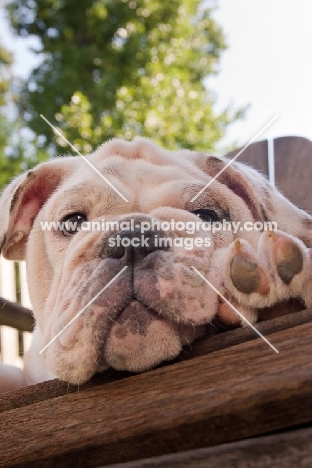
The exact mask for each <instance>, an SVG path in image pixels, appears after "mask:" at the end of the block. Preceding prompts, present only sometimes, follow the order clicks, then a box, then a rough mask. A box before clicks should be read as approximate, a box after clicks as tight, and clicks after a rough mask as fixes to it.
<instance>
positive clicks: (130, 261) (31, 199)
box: [0, 140, 264, 383]
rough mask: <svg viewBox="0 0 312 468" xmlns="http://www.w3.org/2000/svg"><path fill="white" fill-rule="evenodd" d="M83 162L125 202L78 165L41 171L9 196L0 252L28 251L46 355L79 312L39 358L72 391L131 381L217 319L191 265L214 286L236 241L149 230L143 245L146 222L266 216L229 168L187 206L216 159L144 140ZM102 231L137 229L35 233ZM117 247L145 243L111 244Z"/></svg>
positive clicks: (251, 236)
mask: <svg viewBox="0 0 312 468" xmlns="http://www.w3.org/2000/svg"><path fill="white" fill-rule="evenodd" d="M88 159H89V161H90V162H91V163H92V165H93V166H94V167H96V169H97V170H98V171H99V172H100V173H101V174H102V175H103V176H105V177H106V178H107V179H108V180H109V181H110V182H111V184H113V185H114V187H116V188H117V189H118V190H119V191H120V193H122V194H123V195H124V197H126V198H127V199H128V202H126V201H125V200H124V199H123V198H122V197H121V196H120V195H119V194H118V193H116V191H114V190H113V188H111V187H110V185H108V184H107V183H106V182H105V181H104V180H103V179H102V178H101V177H100V176H99V174H97V173H96V172H95V171H94V170H93V169H92V168H91V167H89V166H88V165H87V164H86V163H85V161H83V160H82V159H80V158H78V157H75V158H73V157H70V158H64V159H58V160H55V161H53V162H51V163H46V164H43V165H41V166H39V167H38V168H37V169H36V170H34V171H32V172H31V173H30V174H31V175H28V177H26V178H24V179H21V180H20V181H19V184H20V185H16V186H15V187H14V190H15V194H14V196H13V197H11V201H10V204H9V205H10V206H9V209H10V212H11V216H10V222H9V225H8V227H7V231H6V239H5V240H4V241H3V244H4V252H5V253H6V256H8V257H11V258H14V256H15V257H22V256H23V253H22V252H23V250H24V248H25V246H26V262H27V269H28V278H29V289H30V296H31V300H32V303H33V308H34V312H35V318H36V322H37V327H38V328H39V330H40V334H41V341H42V342H41V346H42V347H43V346H45V345H46V344H47V343H48V342H49V341H50V340H51V339H52V338H53V337H54V336H55V335H56V334H57V333H58V332H59V331H60V330H62V329H63V327H64V326H65V325H67V324H68V323H69V322H70V321H71V320H72V319H74V318H75V317H76V315H77V314H78V313H79V312H80V311H82V313H81V314H80V315H79V316H78V317H76V318H75V320H73V323H71V324H70V326H68V327H67V328H66V330H64V331H63V332H62V333H61V334H60V336H59V337H58V338H57V339H56V340H55V341H54V342H53V343H52V344H51V345H50V346H49V347H48V348H47V349H46V351H45V352H44V356H45V359H46V362H47V365H48V367H49V368H50V369H51V370H52V372H54V373H55V375H57V376H58V377H59V378H61V379H64V380H67V381H69V382H72V383H77V382H84V381H86V380H88V379H89V378H90V377H91V376H92V375H93V374H94V373H95V372H99V371H102V370H104V369H107V368H109V367H113V368H116V369H124V370H129V371H135V372H136V371H143V370H146V369H150V368H151V367H153V366H155V365H157V364H158V363H160V362H161V361H164V360H167V359H172V358H174V357H175V356H177V355H178V354H179V352H180V351H181V348H182V346H183V345H184V344H185V343H189V342H192V341H193V340H194V339H195V338H197V337H198V336H201V335H202V334H203V333H204V331H205V324H207V323H209V322H210V321H211V320H212V318H213V317H214V315H215V314H216V311H217V307H218V297H217V294H216V293H215V292H214V291H213V290H212V289H211V288H210V286H209V285H208V284H206V283H205V282H204V281H203V280H202V279H201V278H200V277H199V276H198V275H197V274H196V273H195V271H194V270H193V269H192V266H194V267H195V268H196V269H198V270H199V271H201V272H202V274H203V275H206V274H207V275H208V273H209V275H210V278H213V281H214V284H215V286H216V287H218V286H220V278H219V276H218V274H217V273H215V274H214V271H212V270H213V269H212V264H211V259H212V258H213V255H214V252H215V251H216V250H218V249H221V248H223V247H226V246H228V245H229V244H230V243H231V242H232V241H233V239H234V238H235V235H234V233H233V232H230V231H228V232H220V233H219V234H215V235H212V233H211V232H209V231H208V232H207V230H203V229H199V230H198V231H196V232H194V233H190V232H186V231H185V230H179V231H177V230H174V229H173V230H170V231H167V230H166V231H164V230H162V229H157V228H156V229H150V230H147V231H145V232H144V234H143V235H144V238H143V239H142V237H141V235H142V233H141V227H142V224H143V223H147V222H149V223H151V222H152V220H156V221H157V220H158V221H168V222H169V223H170V221H171V220H172V219H173V220H175V221H176V222H177V221H182V222H184V223H185V224H186V223H187V222H194V223H195V222H198V221H199V220H200V217H202V218H203V219H204V220H205V221H211V222H212V223H213V222H216V221H219V220H228V221H237V220H239V221H242V222H243V221H254V220H258V219H263V217H264V212H263V209H262V207H261V206H260V205H258V204H257V202H256V201H255V200H254V199H253V196H252V193H251V192H250V188H249V186H248V182H247V181H246V180H245V179H241V174H240V173H239V172H238V171H236V170H235V169H231V171H227V179H225V175H223V176H220V178H219V179H218V180H216V181H214V182H213V183H212V184H211V186H209V187H208V188H207V190H205V191H204V193H203V194H201V195H200V196H199V197H198V198H197V199H196V200H194V202H191V199H192V198H193V197H194V196H195V195H196V194H197V193H198V192H199V191H200V190H201V189H202V188H203V187H204V186H205V185H206V184H207V182H209V180H211V178H212V177H213V176H214V175H216V174H217V172H218V171H219V170H220V169H221V168H222V167H223V164H224V163H223V162H222V161H221V160H218V159H217V158H207V156H204V155H200V154H198V153H192V152H188V151H180V152H176V153H172V152H169V151H165V150H161V149H160V148H158V147H156V146H155V145H153V144H152V143H151V142H149V141H147V140H137V141H135V142H133V143H126V142H123V141H120V140H113V141H112V142H109V143H107V144H106V145H104V146H102V147H101V148H99V149H98V150H97V151H96V152H95V153H93V154H92V155H90V156H89V157H88ZM10 190H11V192H12V188H11V189H10ZM7 198H9V195H7ZM103 220H105V221H106V222H109V221H111V222H112V221H118V222H119V223H121V222H122V221H123V222H125V223H133V224H132V226H134V229H132V230H131V229H129V230H127V229H126V230H123V231H120V230H118V229H117V228H115V229H109V230H82V229H77V230H75V229H70V228H69V229H67V228H66V227H65V228H64V229H62V230H54V229H51V230H50V231H49V230H45V231H44V230H43V229H42V223H44V222H50V221H56V222H57V221H60V222H61V221H73V222H74V221H76V222H78V223H81V222H82V221H99V222H102V221H103ZM129 225H130V224H129ZM66 226H67V225H66ZM124 226H127V224H124ZM118 236H119V239H123V238H125V237H127V239H130V240H131V239H134V238H136V239H140V241H141V242H140V245H138V246H135V247H133V246H132V245H131V244H130V246H127V245H124V246H123V245H117V239H118ZM0 237H1V236H0ZM160 237H170V238H172V239H174V238H177V237H178V238H180V243H176V244H174V245H171V246H170V245H167V246H159V245H158V244H157V240H158V239H159V238H160ZM240 237H242V238H244V237H245V238H246V240H248V242H249V243H250V244H251V245H255V243H256V239H257V237H258V234H257V233H255V232H243V233H240ZM190 238H191V239H193V241H195V238H196V239H197V240H196V244H193V246H192V247H193V248H188V246H189V245H190V244H189V242H190ZM181 239H182V241H181ZM183 239H188V240H187V242H188V243H186V244H183ZM198 239H201V240H198ZM142 242H143V244H142ZM185 247H186V248H185ZM15 252H18V254H17V255H15ZM126 266H127V268H126V269H125V271H124V272H123V273H122V274H121V275H119V276H118V277H117V278H116V279H115V280H114V281H113V282H112V283H111V284H110V285H109V286H108V287H107V289H105V290H104V291H103V292H102V293H101V294H99V295H98V293H99V292H100V291H101V290H102V289H103V288H104V287H105V286H106V285H107V284H108V283H109V282H110V281H111V280H113V279H114V277H115V276H116V275H117V274H118V273H119V272H120V271H121V270H122V269H123V268H124V267H126ZM97 295H98V297H97V298H96V299H95V300H93V299H94V298H95V296H97ZM92 300H93V302H92ZM89 302H90V305H89V306H88V307H87V308H86V306H87V305H88V304H89ZM91 302H92V303H91ZM84 308H85V310H83V309H84Z"/></svg>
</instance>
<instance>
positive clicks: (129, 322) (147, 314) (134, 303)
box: [115, 295, 160, 335]
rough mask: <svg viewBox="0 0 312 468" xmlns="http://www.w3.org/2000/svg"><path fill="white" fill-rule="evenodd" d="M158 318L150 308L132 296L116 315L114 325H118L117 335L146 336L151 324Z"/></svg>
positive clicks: (156, 313) (155, 312) (157, 314)
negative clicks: (129, 333)
mask: <svg viewBox="0 0 312 468" xmlns="http://www.w3.org/2000/svg"><path fill="white" fill-rule="evenodd" d="M159 317H160V314H159V313H158V312H157V311H156V310H155V309H153V308H152V307H151V306H149V305H146V304H144V303H143V302H142V301H140V300H139V299H137V298H136V297H135V296H134V295H133V297H132V298H131V299H130V301H129V302H128V303H127V304H126V306H124V307H123V308H122V309H121V310H120V311H119V312H118V313H117V316H116V319H115V323H117V324H118V325H119V334H122V335H126V334H127V333H128V332H131V333H133V334H139V335H146V333H147V328H148V327H149V325H150V324H151V322H152V321H153V320H155V319H157V318H159Z"/></svg>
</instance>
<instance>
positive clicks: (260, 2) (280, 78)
mask: <svg viewBox="0 0 312 468" xmlns="http://www.w3.org/2000/svg"><path fill="white" fill-rule="evenodd" d="M216 4H217V5H219V7H218V9H217V10H216V11H215V13H214V18H215V19H216V20H217V21H218V23H219V24H220V25H221V27H222V29H223V31H224V34H225V36H226V39H227V43H228V46H229V47H228V49H227V50H226V51H225V52H224V53H223V55H222V57H221V61H220V67H219V70H220V72H219V74H218V75H217V76H215V77H210V78H208V80H207V86H208V87H209V89H210V90H213V92H214V93H215V95H216V100H217V102H216V110H219V111H221V110H222V109H224V108H225V107H226V106H227V105H228V104H230V103H232V104H233V106H234V107H240V106H246V105H249V110H248V112H247V114H246V118H245V119H244V121H240V122H237V123H235V124H232V125H231V126H230V127H229V129H228V131H227V134H226V136H225V138H224V139H223V140H222V141H221V142H220V147H224V148H225V147H226V146H227V145H230V144H231V143H232V142H233V141H235V142H237V144H238V145H243V144H245V143H246V142H248V141H249V140H250V139H252V138H253V137H254V136H255V135H256V134H257V133H258V132H260V131H261V129H262V128H263V127H264V126H265V125H266V124H267V123H268V122H269V121H270V120H272V118H273V117H274V116H276V115H277V116H278V117H277V118H276V120H275V121H274V122H273V123H272V124H271V125H270V126H269V127H268V128H267V129H266V130H265V132H264V133H262V134H261V135H259V137H258V138H257V139H258V140H261V139H263V138H275V137H279V136H286V135H295V136H303V137H306V138H309V139H311V140H312V118H311V117H312V115H311V113H312V92H311V86H312V28H311V20H312V1H311V0H296V1H294V0H252V1H250V0H219V1H217V2H216ZM0 39H1V41H2V42H3V43H4V44H5V45H6V46H7V47H9V48H10V49H11V50H12V51H13V52H14V54H15V60H16V64H15V72H16V73H17V74H18V75H20V76H22V77H25V76H27V74H28V72H29V70H30V67H32V66H35V65H36V57H34V56H33V55H32V54H31V53H30V52H28V50H27V47H28V45H29V42H28V43H27V42H26V41H25V39H16V38H13V37H12V35H11V34H10V32H9V30H8V28H7V26H6V24H5V22H4V21H3V10H2V11H0ZM30 45H35V43H34V42H33V41H30Z"/></svg>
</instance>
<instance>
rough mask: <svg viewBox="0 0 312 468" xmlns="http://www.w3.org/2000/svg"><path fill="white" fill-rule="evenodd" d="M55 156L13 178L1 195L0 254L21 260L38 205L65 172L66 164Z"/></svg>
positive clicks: (39, 207)
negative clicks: (53, 158) (51, 159)
mask: <svg viewBox="0 0 312 468" xmlns="http://www.w3.org/2000/svg"><path fill="white" fill-rule="evenodd" d="M64 162H65V161H64V160H61V159H56V160H54V161H50V162H47V163H42V164H40V165H39V166H37V167H36V168H35V169H33V170H30V171H28V172H26V173H25V174H22V175H20V176H19V177H17V178H16V179H14V180H13V181H12V182H11V183H10V184H9V185H8V186H7V187H6V188H5V189H4V191H3V193H2V195H1V197H0V216H1V223H0V253H1V252H2V254H3V256H4V257H5V258H7V259H9V260H23V259H24V258H25V247H26V242H27V237H28V234H29V232H30V230H31V227H32V224H33V221H34V219H35V218H36V216H37V214H38V212H39V211H40V209H41V207H42V206H43V205H44V203H45V202H46V201H47V199H48V198H49V197H50V195H51V194H52V193H53V192H54V191H55V190H56V188H57V187H58V186H59V184H60V183H61V181H62V180H63V179H64V178H65V177H66V174H67V173H68V169H69V165H68V164H66V163H64Z"/></svg>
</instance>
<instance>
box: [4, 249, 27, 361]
mask: <svg viewBox="0 0 312 468" xmlns="http://www.w3.org/2000/svg"><path fill="white" fill-rule="evenodd" d="M17 300H19V303H17V302H16V301H17ZM30 309H31V305H30V300H29V297H28V290H27V282H26V268H25V264H24V263H23V262H22V263H14V262H9V261H7V260H5V259H4V258H3V257H0V325H1V326H0V361H1V362H3V363H4V364H12V365H14V366H18V367H21V366H22V363H23V354H24V352H25V351H26V350H27V349H28V348H29V346H30V342H31V333H30V332H31V330H32V325H33V319H32V315H31V311H30Z"/></svg>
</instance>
